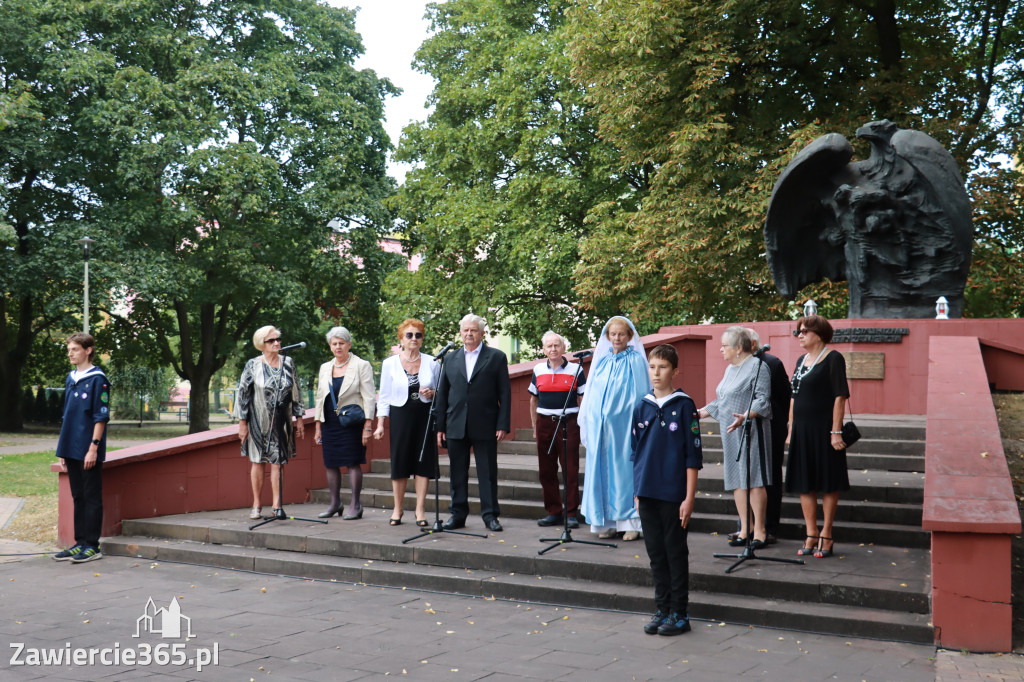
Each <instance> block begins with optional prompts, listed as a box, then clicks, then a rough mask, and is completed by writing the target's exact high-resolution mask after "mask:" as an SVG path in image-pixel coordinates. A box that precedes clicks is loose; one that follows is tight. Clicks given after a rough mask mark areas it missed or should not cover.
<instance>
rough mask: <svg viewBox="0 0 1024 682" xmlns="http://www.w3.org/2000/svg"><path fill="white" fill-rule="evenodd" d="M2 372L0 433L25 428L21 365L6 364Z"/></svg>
mask: <svg viewBox="0 0 1024 682" xmlns="http://www.w3.org/2000/svg"><path fill="white" fill-rule="evenodd" d="M3 365H4V367H3V369H2V370H0V431H21V430H22V429H23V428H25V422H24V415H22V413H21V393H22V390H21V363H20V362H4V363H3Z"/></svg>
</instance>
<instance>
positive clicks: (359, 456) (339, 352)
mask: <svg viewBox="0 0 1024 682" xmlns="http://www.w3.org/2000/svg"><path fill="white" fill-rule="evenodd" d="M327 343H328V344H329V345H330V347H331V353H333V354H334V358H332V359H331V360H328V361H327V362H325V363H324V364H322V365H320V373H319V375H318V376H317V380H316V420H315V421H314V422H313V423H314V424H315V425H316V432H315V434H314V438H315V440H316V443H317V445H323V454H324V467H326V468H327V489H328V490H329V491H330V493H331V506H330V507H328V508H327V511H324V512H322V513H320V514H319V515H318V516H320V518H327V517H328V516H333V515H334V514H338V515H339V516H341V513H342V506H341V467H347V468H348V480H349V483H350V484H351V486H352V501H351V502H350V503H349V506H348V509H345V510H344V511H345V514H344V516H342V517H341V518H343V519H345V520H346V521H350V520H352V519H361V518H362V517H363V505H362V504H361V503H360V502H359V492H360V491H361V490H362V487H363V470H362V468H360V465H362V464H365V463H366V444H367V443H368V442H369V439H370V434H371V433H373V410H374V398H375V397H376V396H375V391H374V388H373V368H372V367H370V363H369V362H367V361H366V360H363V359H362V358H360V357H359V356H357V355H355V354H353V353H352V352H351V350H352V335H351V334H350V333H349V331H348V330H347V329H345V328H344V327H334V328H333V329H331V331H329V332H327ZM357 407H358V409H357ZM360 411H361V414H360Z"/></svg>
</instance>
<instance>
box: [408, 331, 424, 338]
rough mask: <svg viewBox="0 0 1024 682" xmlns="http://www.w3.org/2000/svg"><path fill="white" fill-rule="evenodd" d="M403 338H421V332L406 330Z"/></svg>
mask: <svg viewBox="0 0 1024 682" xmlns="http://www.w3.org/2000/svg"><path fill="white" fill-rule="evenodd" d="M405 338H407V339H422V338H423V332H406V333H405Z"/></svg>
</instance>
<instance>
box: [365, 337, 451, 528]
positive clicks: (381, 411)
mask: <svg viewBox="0 0 1024 682" xmlns="http://www.w3.org/2000/svg"><path fill="white" fill-rule="evenodd" d="M424 329H425V327H424V325H423V322H421V321H420V320H417V319H414V318H410V319H408V320H405V321H403V322H402V323H401V324H400V325H398V343H399V345H400V346H401V349H402V350H401V352H400V353H399V354H398V355H392V356H391V357H389V358H388V359H387V360H385V361H384V363H383V365H381V368H380V396H379V397H378V398H377V430H376V431H374V433H373V437H374V438H376V439H377V440H380V439H381V438H383V437H384V420H385V419H388V421H389V422H390V423H389V425H388V426H389V431H388V435H389V436H390V442H391V490H392V492H393V493H394V498H395V508H394V511H393V512H392V513H391V521H390V523H391V525H392V526H398V525H400V524H401V523H402V516H403V514H404V510H403V501H404V500H405V490H406V488H407V487H408V484H409V477H410V476H415V477H416V483H415V486H416V525H417V526H419V527H420V528H425V527H426V526H427V512H426V500H427V486H428V485H429V483H430V479H431V478H434V476H435V475H436V474H437V442H436V441H437V438H436V435H435V433H434V432H433V431H431V433H430V434H429V435H428V436H427V435H426V431H427V423H428V421H429V418H430V399H431V398H433V396H434V387H435V386H437V380H438V378H439V375H440V372H441V366H440V365H439V364H438V363H437V361H436V360H434V358H432V357H430V356H429V355H423V354H422V353H420V348H421V347H422V346H423V341H424V336H423V334H424ZM424 436H426V443H425V445H424ZM424 447H425V450H424V452H423V461H420V450H421V449H423V448H424Z"/></svg>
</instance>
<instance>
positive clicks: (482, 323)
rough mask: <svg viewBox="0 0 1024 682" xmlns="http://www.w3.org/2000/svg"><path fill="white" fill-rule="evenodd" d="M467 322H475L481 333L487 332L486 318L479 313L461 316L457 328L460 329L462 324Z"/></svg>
mask: <svg viewBox="0 0 1024 682" xmlns="http://www.w3.org/2000/svg"><path fill="white" fill-rule="evenodd" d="M467 322H468V323H469V324H475V325H476V328H477V329H479V330H480V333H481V334H484V333H486V332H487V320H485V319H484V318H482V317H480V316H479V315H474V314H473V313H470V314H469V315H466V316H465V317H463V318H462V319H461V320H459V329H462V327H463V325H465V324H466V323H467Z"/></svg>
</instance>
